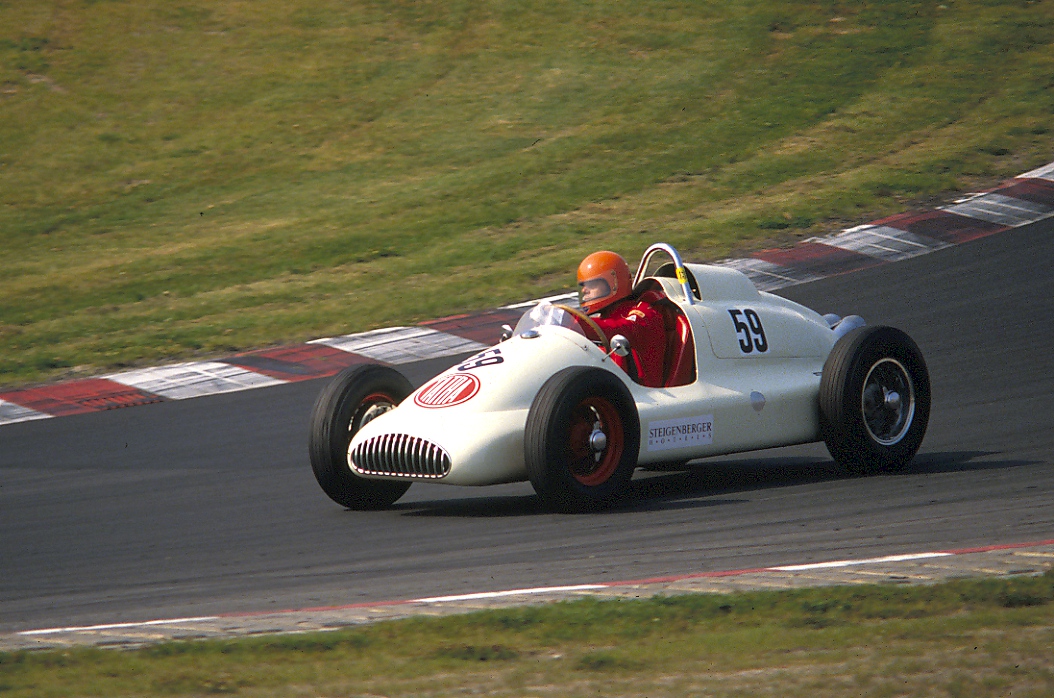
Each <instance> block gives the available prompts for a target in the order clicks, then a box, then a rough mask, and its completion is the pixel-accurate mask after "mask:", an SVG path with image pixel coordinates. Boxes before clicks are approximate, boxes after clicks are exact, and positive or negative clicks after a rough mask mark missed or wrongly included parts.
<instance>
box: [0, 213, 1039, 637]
mask: <svg viewBox="0 0 1054 698" xmlns="http://www.w3.org/2000/svg"><path fill="white" fill-rule="evenodd" d="M1052 233H1054V219H1047V220H1045V221H1043V222H1041V223H1039V224H1034V225H1031V226H1028V227H1026V228H1019V229H1016V230H1011V231H1008V232H1005V233H1001V234H998V235H994V236H991V237H987V238H983V239H980V240H976V241H974V242H970V243H967V244H963V245H959V246H956V247H952V248H948V249H944V250H940V251H937V252H933V253H931V254H928V255H925V256H921V257H916V258H914V259H909V260H907V261H903V262H898V263H895V264H888V265H884V266H881V267H875V268H871V269H866V270H862V271H858V272H855V273H852V274H848V275H845V276H840V277H834V278H829V279H825V280H822V281H817V282H813V283H810V284H804V285H800V286H795V287H791V288H788V289H784V290H783V291H781V292H780V293H781V294H782V295H785V296H787V297H789V298H792V299H793V300H796V301H799V302H802V303H804V304H806V305H808V306H810V307H813V308H815V309H816V310H818V311H820V312H835V313H839V314H849V313H857V314H860V315H863V316H864V317H865V318H866V319H867V320H868V321H869V323H871V324H891V325H896V326H898V327H900V328H902V329H904V330H906V331H907V332H908V333H909V334H910V335H912V337H914V338H915V340H916V341H917V342H918V344H919V345H920V347H921V348H922V350H923V353H924V354H925V356H926V358H927V361H928V363H929V367H930V372H931V377H932V381H933V393H934V400H933V409H932V417H931V421H930V428H929V432H928V434H927V437H926V440H925V442H924V443H923V446H922V450H921V452H920V454H919V456H918V457H917V459H916V461H915V463H914V464H913V466H912V467H911V468H910V469H909V470H908V471H907V472H905V473H903V474H900V475H895V476H882V477H873V478H847V477H845V476H843V475H842V474H841V473H840V472H838V471H837V470H836V469H835V468H834V466H833V464H832V463H831V461H830V459H829V458H828V456H827V453H826V451H825V449H824V448H823V446H822V445H813V446H805V447H796V448H790V449H778V450H772V451H766V452H759V453H754V454H747V455H745V456H739V457H735V458H732V457H728V458H718V459H713V460H709V461H700V462H699V464H698V465H697V467H696V468H694V469H693V470H692V471H690V472H687V473H679V472H674V473H639V474H638V476H637V479H636V480H635V487H634V492H633V496H632V497H631V498H630V501H629V502H628V503H627V505H626V506H624V507H622V508H621V509H618V510H616V511H611V512H607V513H603V514H597V515H586V516H564V515H553V514H547V513H544V512H543V511H542V510H541V509H540V507H539V504H538V502H537V500H536V498H535V497H534V495H533V492H532V490H531V488H530V485H529V484H526V483H524V484H518V485H506V486H500V487H491V488H482V489H461V488H451V487H444V486H441V485H423V484H415V485H414V486H413V487H411V489H410V491H409V492H408V493H407V495H406V496H405V497H404V498H403V499H402V500H401V501H400V502H399V503H398V504H397V505H396V506H395V508H394V509H392V510H391V511H387V512H377V513H360V512H349V511H345V510H343V509H342V508H340V507H339V506H337V505H335V504H333V503H332V502H330V501H329V500H328V499H327V498H326V497H325V495H323V494H322V492H321V490H319V488H318V486H317V485H316V484H315V482H314V478H313V477H312V475H311V471H310V466H309V465H308V462H307V455H306V441H307V417H308V414H309V411H310V408H311V405H312V403H313V401H314V399H315V396H316V395H317V393H318V391H319V390H320V389H321V387H322V385H323V384H324V383H323V381H307V382H302V383H291V384H287V385H283V386H279V387H276V388H268V389H260V390H254V391H247V392H241V393H231V394H227V395H217V396H212V397H205V398H198V399H194V400H186V401H180V402H167V403H160V404H155V405H147V406H143V407H138V408H135V409H126V410H115V411H112V412H102V413H94V414H84V415H78V416H72V417H66V418H62V419H51V420H43V421H36V422H25V423H19V424H13V425H9V426H5V427H4V429H3V430H2V431H0V632H5V631H14V630H24V629H30V628H40V627H45V626H49V625H78V624H85V625H86V624H93V623H112V622H121V621H139V620H144V619H150V618H164V617H178V616H194V615H204V614H215V613H230V612H243V611H244V612H265V611H273V610H279V609H287V608H303V607H317V606H331V605H346V604H352V603H359V602H366V601H383V600H392V599H400V598H415V597H421V596H429V595H439V594H456V593H463V592H476V591H488V590H497V589H513V588H523V587H533V586H547V585H564V584H581V583H591V582H606V581H614V580H625V579H637V578H645V577H654V576H659V575H676V574H688V573H696V572H704V571H707V570H722V569H743V568H759V567H766V566H773V565H786V564H800V563H806V562H810V561H820V560H832V559H852V558H863V557H874V556H879V555H892V554H899V553H911V552H917V551H921V550H938V549H948V548H962V547H969V546H981V545H993V544H1004V543H1015V542H1024V541H1040V540H1047V539H1052V538H1054V467H1052V466H1054V456H1052V454H1054V429H1052V428H1051V425H1052V424H1054V414H1052V411H1051V407H1050V404H1051V400H1052V398H1054V370H1052V368H1054V367H1052V358H1051V357H1052V353H1054V327H1052V321H1051V317H1052V316H1054V283H1052V278H1054V275H1052V274H1051V271H1050V268H1049V265H1050V263H1051V260H1054V235H1052ZM446 363H451V362H449V361H448V362H446ZM443 367H444V363H443V362H441V361H431V362H426V363H424V364H419V365H414V366H412V367H403V368H404V369H410V370H408V371H407V373H408V374H410V377H411V379H412V380H414V382H415V383H420V382H422V381H424V380H425V379H426V378H428V377H429V376H431V375H433V374H435V373H436V372H438V371H439V370H441V369H442V368H443Z"/></svg>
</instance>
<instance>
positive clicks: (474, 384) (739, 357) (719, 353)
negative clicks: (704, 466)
mask: <svg viewBox="0 0 1054 698" xmlns="http://www.w3.org/2000/svg"><path fill="white" fill-rule="evenodd" d="M684 270H685V271H686V272H687V274H688V277H689V279H690V280H691V282H692V290H690V292H691V294H692V297H691V298H686V296H685V291H686V290H689V289H688V284H687V283H679V282H678V281H677V280H675V279H673V278H668V277H651V278H649V282H650V281H652V280H653V281H654V282H655V283H657V284H658V285H659V286H661V287H662V290H663V292H664V293H665V294H666V296H667V298H669V299H670V300H671V301H673V303H675V304H676V306H677V307H678V309H679V310H680V311H681V312H682V313H683V314H684V316H685V317H686V318H687V320H688V322H689V325H690V327H691V332H692V337H693V341H694V349H695V359H696V362H695V366H696V377H695V380H694V381H692V382H691V383H689V384H688V385H683V386H678V387H670V388H649V387H644V386H641V385H638V384H636V383H634V382H633V381H632V380H631V379H630V378H629V376H628V375H627V374H626V373H625V372H624V371H622V370H621V369H620V368H618V367H617V366H616V365H614V364H613V362H612V360H611V359H610V358H609V357H608V356H607V355H606V354H605V352H604V351H602V350H601V349H600V348H599V347H597V346H596V345H595V344H594V343H593V342H591V341H589V340H588V339H587V338H586V337H585V336H584V335H583V334H581V333H579V332H577V331H575V330H573V329H569V328H568V327H563V326H559V325H545V326H540V327H537V328H536V329H533V330H531V331H529V332H521V333H519V334H517V335H515V336H513V337H511V338H510V339H508V340H507V341H504V342H502V343H500V344H498V345H496V346H494V347H492V348H490V349H488V350H486V351H483V352H480V353H479V354H476V355H475V356H473V357H470V358H469V359H467V360H465V361H464V362H462V363H461V364H459V365H458V366H454V367H452V368H450V369H449V370H448V371H446V372H444V373H442V374H440V375H439V376H437V377H436V378H434V379H432V380H430V381H428V382H427V383H426V384H425V385H423V386H421V387H420V388H419V389H418V390H417V391H415V392H414V393H413V395H411V396H410V398H408V399H407V400H405V401H404V402H403V403H402V404H400V405H399V406H398V407H397V408H395V409H393V410H391V411H390V412H388V413H386V414H384V415H381V416H380V417H378V418H377V419H374V420H373V421H371V422H369V423H368V424H366V425H364V426H363V427H362V429H361V430H360V431H359V432H358V433H357V434H355V436H354V438H353V439H352V442H351V445H350V446H349V466H350V467H352V469H353V470H354V471H355V472H356V474H358V475H360V476H362V477H367V478H380V479H393V478H394V479H405V478H406V477H411V478H414V477H416V476H406V475H376V474H370V473H368V472H363V471H362V470H359V469H358V468H356V467H355V464H354V462H353V461H352V459H351V456H350V454H351V453H352V452H354V451H355V448H356V447H357V446H358V445H359V444H362V443H364V442H367V441H369V440H371V439H377V438H378V437H383V436H384V435H386V434H392V435H394V434H406V435H411V436H414V437H417V438H420V439H425V440H427V441H428V442H430V443H432V444H435V445H437V446H439V447H441V448H442V449H443V450H444V451H445V452H446V453H447V454H448V455H449V457H450V469H449V472H447V473H446V474H445V475H443V476H442V477H439V478H436V477H434V476H430V477H429V479H431V480H433V481H437V482H444V483H449V484H457V485H489V484H498V483H503V482H512V481H520V480H526V479H527V470H526V466H525V464H524V428H525V425H526V421H527V415H528V413H529V411H530V408H531V404H532V402H533V401H534V398H535V396H536V395H537V394H538V392H539V390H540V389H541V387H542V385H543V384H544V383H545V382H546V381H547V380H548V379H549V378H550V377H551V376H553V375H554V374H555V373H557V372H558V371H560V370H562V369H564V368H568V367H571V366H594V367H597V368H601V369H605V370H608V371H611V372H612V373H614V374H615V375H617V376H618V377H619V378H620V380H622V381H623V382H624V383H625V384H626V386H627V388H628V389H629V391H630V393H631V395H632V396H633V399H634V401H635V402H636V405H637V411H638V415H639V417H640V425H641V444H640V454H639V458H638V465H647V464H653V463H659V462H676V461H686V460H690V459H694V458H702V457H706V456H713V455H722V454H727V453H734V452H739V451H746V450H754V449H759V448H767V447H772V446H780V445H789V444H797V443H805V442H811V441H817V440H819V438H820V427H819V409H818V392H819V385H820V376H821V373H822V369H823V365H824V361H825V359H826V357H827V355H828V354H829V353H830V350H831V348H832V347H833V346H834V344H835V342H836V341H837V339H838V336H837V334H836V333H835V331H833V330H832V329H831V327H830V326H829V324H828V323H827V322H826V321H825V320H824V318H822V317H821V316H820V315H819V314H817V313H816V312H814V311H812V310H810V309H808V308H805V307H803V306H800V305H798V304H796V303H793V302H791V301H788V300H786V299H783V298H780V297H778V296H774V295H771V294H768V293H762V292H759V291H758V290H757V289H756V288H755V287H754V285H753V284H752V283H751V282H750V280H749V278H747V277H746V276H745V275H744V274H742V273H741V272H738V271H736V270H734V269H730V268H727V267H719V266H710V265H694V264H690V265H684ZM695 289H697V290H698V293H696V291H695Z"/></svg>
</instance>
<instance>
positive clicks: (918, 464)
mask: <svg viewBox="0 0 1054 698" xmlns="http://www.w3.org/2000/svg"><path fill="white" fill-rule="evenodd" d="M998 455H999V454H998V453H996V452H985V451H946V452H938V453H923V454H920V455H919V456H917V457H916V458H915V460H914V462H912V464H911V465H910V466H909V467H908V468H907V469H905V470H903V471H902V472H899V473H895V474H889V475H873V476H870V477H910V476H913V475H928V474H939V473H955V472H969V471H978V470H1005V469H1008V468H1015V467H1022V466H1029V465H1035V464H1036V463H1037V461H1026V460H1000V459H993V458H992V457H993V456H998ZM849 479H859V476H854V475H850V474H848V473H847V472H846V471H845V470H843V469H842V468H840V467H839V466H838V465H837V464H836V463H835V462H834V461H832V460H831V459H829V458H826V459H825V458H821V457H808V456H806V457H802V456H767V457H765V456H761V457H755V458H742V457H739V458H735V459H727V460H716V461H711V460H703V461H695V462H692V463H689V464H683V463H679V464H671V465H661V466H654V467H648V468H642V469H641V470H640V471H638V472H637V474H636V475H635V477H634V479H633V481H632V483H631V484H630V491H629V492H628V494H627V496H626V498H625V499H624V500H623V501H622V502H621V503H620V504H619V505H618V506H616V507H614V508H612V509H608V510H605V511H602V512H599V514H617V513H619V512H626V511H635V512H642V511H667V510H672V509H695V508H703V507H715V506H727V505H732V504H743V503H746V502H748V501H749V500H748V499H744V498H740V497H735V496H731V495H736V494H741V493H748V492H754V491H759V490H765V489H770V488H774V487H790V486H795V485H809V484H815V483H822V482H832V481H837V480H849ZM393 511H396V512H399V513H402V514H403V515H404V516H422V517H465V518H474V517H479V518H499V517H510V516H539V515H546V514H550V512H548V511H547V510H546V509H545V508H544V507H543V506H542V503H541V501H540V500H539V499H538V498H537V497H536V496H535V495H533V494H523V495H496V496H491V497H487V496H482V497H479V496H477V497H465V498H458V499H439V500H423V501H416V502H406V503H401V504H396V505H395V506H394V507H393Z"/></svg>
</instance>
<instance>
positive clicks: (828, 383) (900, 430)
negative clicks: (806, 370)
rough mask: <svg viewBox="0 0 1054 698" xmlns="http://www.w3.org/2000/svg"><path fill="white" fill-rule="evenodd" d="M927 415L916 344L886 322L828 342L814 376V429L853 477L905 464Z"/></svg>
mask: <svg viewBox="0 0 1054 698" xmlns="http://www.w3.org/2000/svg"><path fill="white" fill-rule="evenodd" d="M929 417H930V378H929V372H928V371H927V370H926V362H925V361H924V360H923V358H922V352H920V351H919V348H918V345H916V344H915V342H914V341H913V340H912V339H911V337H909V336H908V335H906V334H905V333H903V332H901V331H900V330H898V329H896V328H893V327H883V326H874V327H860V328H858V329H855V330H853V331H852V332H850V333H848V334H847V335H845V336H844V337H842V339H840V340H839V341H838V343H837V344H835V346H834V348H833V349H832V350H831V353H830V355H828V357H827V361H826V362H825V363H824V366H823V377H822V378H821V380H820V428H821V432H822V436H823V440H824V443H825V444H826V445H827V450H828V451H829V452H830V453H831V456H832V457H833V458H834V460H835V461H836V462H837V463H838V464H839V465H840V466H842V467H843V468H845V469H846V470H847V471H849V472H850V473H852V474H854V475H869V474H872V473H880V472H895V471H898V470H902V469H903V468H905V467H907V465H908V464H909V463H910V462H911V459H912V458H914V457H915V453H916V452H917V451H918V450H919V446H921V445H922V438H923V436H925V434H926V425H927V423H928V422H929Z"/></svg>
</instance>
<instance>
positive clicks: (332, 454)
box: [308, 364, 413, 509]
mask: <svg viewBox="0 0 1054 698" xmlns="http://www.w3.org/2000/svg"><path fill="white" fill-rule="evenodd" d="M411 392H413V386H411V385H410V382H409V381H408V380H406V378H405V377H404V376H403V375H402V374H401V373H399V372H398V371H396V370H395V369H392V368H388V367H387V366H377V365H373V364H368V365H364V366H354V367H352V368H349V369H345V370H344V371H342V372H341V373H339V374H337V376H336V378H334V379H333V381H332V382H331V383H330V384H329V385H327V386H326V388H325V389H324V390H323V391H322V393H321V394H320V395H319V396H318V400H316V401H315V407H314V410H313V411H312V413H311V430H310V436H309V443H308V450H309V452H310V454H311V469H312V470H313V471H314V472H315V479H316V480H318V484H319V485H320V486H321V487H322V491H323V492H325V493H326V494H327V495H329V498H330V499H332V500H333V501H334V502H336V503H337V504H341V505H343V506H345V507H347V508H349V509H384V508H386V507H389V506H391V505H392V504H393V503H394V502H395V500H397V499H399V497H401V496H403V494H404V493H405V492H406V490H407V489H409V487H410V483H409V482H399V481H391V480H367V479H366V478H363V477H360V476H358V475H356V474H355V473H354V472H352V470H351V468H350V467H349V465H348V445H349V444H350V443H351V439H352V437H353V436H355V434H356V433H357V432H358V431H359V429H361V428H362V427H363V425H365V424H367V423H369V422H370V421H372V420H374V419H376V418H377V417H379V416H381V415H382V414H384V413H385V412H387V411H389V410H391V409H394V408H395V406H396V405H398V404H399V403H400V402H402V401H403V400H404V399H405V398H406V396H407V395H409V394H410V393H411Z"/></svg>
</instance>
